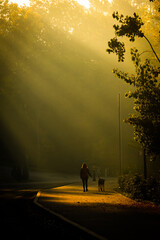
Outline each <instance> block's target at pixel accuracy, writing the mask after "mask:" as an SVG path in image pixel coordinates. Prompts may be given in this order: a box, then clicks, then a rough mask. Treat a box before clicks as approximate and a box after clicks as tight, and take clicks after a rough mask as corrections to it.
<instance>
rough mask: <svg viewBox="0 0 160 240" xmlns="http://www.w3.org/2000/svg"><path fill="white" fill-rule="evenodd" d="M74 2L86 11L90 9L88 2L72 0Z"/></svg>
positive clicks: (85, 0) (86, 0)
mask: <svg viewBox="0 0 160 240" xmlns="http://www.w3.org/2000/svg"><path fill="white" fill-rule="evenodd" d="M74 1H76V2H77V3H79V4H80V5H82V6H83V7H85V8H87V9H89V8H90V2H89V1H88V0H74Z"/></svg>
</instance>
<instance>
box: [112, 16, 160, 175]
mask: <svg viewBox="0 0 160 240" xmlns="http://www.w3.org/2000/svg"><path fill="white" fill-rule="evenodd" d="M113 18H115V19H116V20H117V21H119V23H120V24H121V25H114V26H113V27H114V29H115V33H116V37H115V38H113V39H111V40H110V41H109V42H108V46H109V49H107V52H108V53H109V54H110V53H115V54H116V55H118V61H121V62H123V61H124V60H125V56H124V54H125V44H124V43H123V42H120V41H119V40H118V37H122V36H126V37H128V38H129V40H130V41H131V42H134V41H135V39H136V37H138V38H144V39H145V40H146V41H147V42H148V43H149V45H150V47H151V50H152V52H153V53H154V55H155V58H156V60H157V62H158V64H153V63H152V62H151V60H149V59H146V60H145V61H142V60H141V58H140V55H141V54H139V52H138V50H137V49H136V48H131V59H132V62H133V64H134V66H135V74H129V73H125V72H122V71H119V70H118V69H114V70H113V73H114V74H115V75H116V76H117V77H118V78H120V79H123V80H124V81H125V82H126V83H127V84H130V85H132V86H133V90H132V91H129V92H128V93H126V97H128V98H133V99H134V110H135V111H136V114H132V115H130V116H129V117H128V118H127V119H126V120H125V122H126V123H129V124H131V125H132V126H133V128H134V139H135V140H136V141H137V142H138V143H140V144H141V145H142V147H143V149H144V152H145V156H144V161H145V162H144V167H145V166H146V154H149V155H150V156H152V157H153V156H155V155H160V146H159V142H160V110H159V109H160V82H159V81H160V77H159V75H160V67H159V64H160V58H159V56H158V54H157V52H156V51H155V50H154V47H153V46H152V44H151V42H150V41H149V39H148V38H147V37H146V36H145V34H144V32H143V31H142V26H143V25H144V23H143V21H142V19H141V18H140V17H139V15H138V14H136V13H134V15H133V17H131V16H126V17H124V16H123V15H119V14H118V12H116V13H115V12H114V13H113ZM144 176H145V177H146V167H145V169H144Z"/></svg>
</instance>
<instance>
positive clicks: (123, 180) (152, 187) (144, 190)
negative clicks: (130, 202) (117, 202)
mask: <svg viewBox="0 0 160 240" xmlns="http://www.w3.org/2000/svg"><path fill="white" fill-rule="evenodd" d="M118 182H119V187H120V189H121V191H122V192H125V193H127V194H129V196H130V197H131V198H133V199H142V200H149V201H153V202H155V203H160V182H159V181H158V180H157V179H155V178H153V177H150V178H148V179H144V178H143V177H142V176H141V175H138V174H136V175H122V176H120V177H119V180H118Z"/></svg>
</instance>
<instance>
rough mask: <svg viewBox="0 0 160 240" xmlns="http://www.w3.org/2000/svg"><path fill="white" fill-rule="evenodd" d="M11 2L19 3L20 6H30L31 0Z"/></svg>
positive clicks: (11, 1) (14, 0) (12, 1)
mask: <svg viewBox="0 0 160 240" xmlns="http://www.w3.org/2000/svg"><path fill="white" fill-rule="evenodd" d="M9 2H10V3H17V4H18V6H19V7H21V6H24V5H26V6H27V7H29V6H30V0H10V1H9Z"/></svg>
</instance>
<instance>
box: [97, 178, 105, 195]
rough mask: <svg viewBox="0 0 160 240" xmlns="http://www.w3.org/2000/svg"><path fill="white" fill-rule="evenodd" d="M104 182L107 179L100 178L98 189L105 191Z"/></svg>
mask: <svg viewBox="0 0 160 240" xmlns="http://www.w3.org/2000/svg"><path fill="white" fill-rule="evenodd" d="M104 182H105V179H103V178H99V180H98V191H99V192H100V191H101V192H104Z"/></svg>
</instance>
